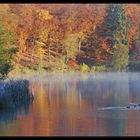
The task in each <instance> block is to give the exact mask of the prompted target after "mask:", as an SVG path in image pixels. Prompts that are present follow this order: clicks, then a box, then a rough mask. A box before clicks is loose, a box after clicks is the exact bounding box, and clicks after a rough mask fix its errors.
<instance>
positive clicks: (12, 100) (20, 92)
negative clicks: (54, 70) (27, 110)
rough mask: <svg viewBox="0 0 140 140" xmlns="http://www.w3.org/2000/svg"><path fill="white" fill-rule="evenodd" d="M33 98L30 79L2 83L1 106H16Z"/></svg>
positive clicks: (0, 85)
mask: <svg viewBox="0 0 140 140" xmlns="http://www.w3.org/2000/svg"><path fill="white" fill-rule="evenodd" d="M32 99H33V95H32V93H30V92H29V81H28V80H16V81H15V80H10V81H8V82H1V83H0V108H15V107H16V106H17V105H20V104H22V103H24V102H29V101H30V100H32Z"/></svg>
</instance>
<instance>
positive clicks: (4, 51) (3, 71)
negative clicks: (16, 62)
mask: <svg viewBox="0 0 140 140" xmlns="http://www.w3.org/2000/svg"><path fill="white" fill-rule="evenodd" d="M13 37H14V34H13V32H12V31H11V30H10V29H7V28H6V27H5V26H4V25H3V23H2V21H0V77H1V79H4V78H5V77H7V75H8V73H9V72H10V70H11V68H12V64H11V59H12V55H13V54H14V53H15V52H16V49H15V47H14V46H13Z"/></svg>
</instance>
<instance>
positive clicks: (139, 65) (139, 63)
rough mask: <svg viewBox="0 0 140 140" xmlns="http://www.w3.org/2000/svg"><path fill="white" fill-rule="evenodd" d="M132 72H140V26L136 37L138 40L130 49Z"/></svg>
mask: <svg viewBox="0 0 140 140" xmlns="http://www.w3.org/2000/svg"><path fill="white" fill-rule="evenodd" d="M129 60H130V64H129V68H130V70H140V26H139V30H138V33H137V36H136V39H135V40H134V41H133V43H132V48H131V49H130V59H129Z"/></svg>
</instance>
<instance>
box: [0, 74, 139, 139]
mask: <svg viewBox="0 0 140 140" xmlns="http://www.w3.org/2000/svg"><path fill="white" fill-rule="evenodd" d="M28 79H29V80H30V90H31V91H32V93H33V94H34V101H33V102H32V103H31V104H28V105H24V106H23V107H21V108H18V109H9V110H0V135H1V136H140V110H133V109H131V110H128V109H126V110H121V109H115V108H114V109H110V110H106V109H104V110H99V109H100V108H103V107H104V108H105V107H118V106H122V107H124V106H127V105H128V104H129V103H140V73H136V72H135V73H133V72H121V73H115V72H114V73H113V72H112V73H107V72H105V73H103V72H100V73H94V74H92V73H64V74H62V73H50V74H46V75H33V76H30V77H28Z"/></svg>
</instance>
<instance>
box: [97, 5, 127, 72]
mask: <svg viewBox="0 0 140 140" xmlns="http://www.w3.org/2000/svg"><path fill="white" fill-rule="evenodd" d="M97 29H98V31H97V34H98V35H99V36H101V37H103V38H106V42H107V45H108V46H109V47H110V48H111V49H112V57H110V61H109V63H110V66H112V69H113V70H114V71H121V70H123V69H125V68H126V66H127V65H128V58H129V54H128V53H129V48H128V41H127V36H128V31H127V29H128V24H127V19H126V17H125V10H124V8H123V6H122V5H121V4H110V5H109V6H108V8H107V16H106V17H105V19H104V22H103V24H102V25H101V26H100V28H97Z"/></svg>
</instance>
